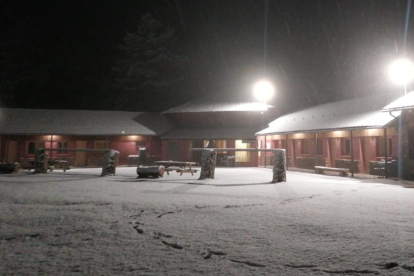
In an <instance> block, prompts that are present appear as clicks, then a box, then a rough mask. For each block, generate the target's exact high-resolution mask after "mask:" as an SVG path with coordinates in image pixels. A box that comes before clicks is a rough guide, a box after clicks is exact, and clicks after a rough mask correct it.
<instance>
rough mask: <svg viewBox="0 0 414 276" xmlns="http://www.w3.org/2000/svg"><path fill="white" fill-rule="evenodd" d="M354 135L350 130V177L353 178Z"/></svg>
mask: <svg viewBox="0 0 414 276" xmlns="http://www.w3.org/2000/svg"><path fill="white" fill-rule="evenodd" d="M353 140H354V135H353V132H352V130H351V176H352V177H354V141H353Z"/></svg>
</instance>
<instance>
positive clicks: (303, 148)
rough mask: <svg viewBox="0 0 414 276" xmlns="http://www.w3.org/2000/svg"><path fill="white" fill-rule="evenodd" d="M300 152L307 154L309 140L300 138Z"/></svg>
mask: <svg viewBox="0 0 414 276" xmlns="http://www.w3.org/2000/svg"><path fill="white" fill-rule="evenodd" d="M301 153H302V154H309V140H307V139H302V140H301Z"/></svg>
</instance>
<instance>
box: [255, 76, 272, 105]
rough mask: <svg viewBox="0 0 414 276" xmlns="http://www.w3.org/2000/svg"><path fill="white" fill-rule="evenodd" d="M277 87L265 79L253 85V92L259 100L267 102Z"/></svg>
mask: <svg viewBox="0 0 414 276" xmlns="http://www.w3.org/2000/svg"><path fill="white" fill-rule="evenodd" d="M274 92H275V88H274V87H273V85H272V84H271V83H270V82H268V81H265V80H262V81H259V82H258V83H256V84H255V85H254V86H253V94H254V96H255V97H256V98H257V99H258V100H259V101H263V102H267V101H268V100H269V99H270V98H271V97H272V96H273V94H274Z"/></svg>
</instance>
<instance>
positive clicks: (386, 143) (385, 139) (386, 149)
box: [384, 128, 388, 178]
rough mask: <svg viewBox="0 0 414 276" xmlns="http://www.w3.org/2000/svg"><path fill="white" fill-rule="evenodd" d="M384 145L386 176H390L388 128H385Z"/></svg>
mask: <svg viewBox="0 0 414 276" xmlns="http://www.w3.org/2000/svg"><path fill="white" fill-rule="evenodd" d="M384 147H385V167H384V169H385V172H384V173H385V174H384V175H385V178H388V170H387V167H388V166H387V162H388V161H387V159H388V141H387V128H384Z"/></svg>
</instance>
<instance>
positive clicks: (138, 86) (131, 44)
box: [114, 14, 187, 111]
mask: <svg viewBox="0 0 414 276" xmlns="http://www.w3.org/2000/svg"><path fill="white" fill-rule="evenodd" d="M176 42H177V40H176V37H175V33H174V29H172V28H164V27H163V25H162V23H161V22H160V21H158V20H157V19H155V18H154V17H152V15H150V14H146V15H144V16H143V17H142V18H141V20H140V23H139V25H138V27H137V30H136V31H135V32H133V33H128V34H127V35H126V37H125V38H124V43H123V44H122V45H121V46H120V50H121V53H122V58H120V59H119V60H118V62H117V66H116V67H115V68H114V71H115V72H116V73H117V75H118V78H117V79H116V84H115V88H116V89H117V90H118V91H119V92H120V94H119V97H118V99H117V103H116V109H122V110H126V109H130V110H131V109H135V110H136V109H137V107H142V106H148V104H152V103H154V104H155V102H154V99H158V100H159V99H160V97H162V99H163V100H162V102H161V101H158V103H156V104H157V106H153V107H152V108H149V110H151V111H157V110H162V109H163V108H166V107H168V103H169V102H171V100H172V99H173V96H174V94H175V92H179V90H180V87H181V84H182V82H183V80H184V74H185V68H186V64H187V58H186V57H183V55H182V54H180V53H179V49H178V47H177V44H176ZM147 109H148V108H147Z"/></svg>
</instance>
